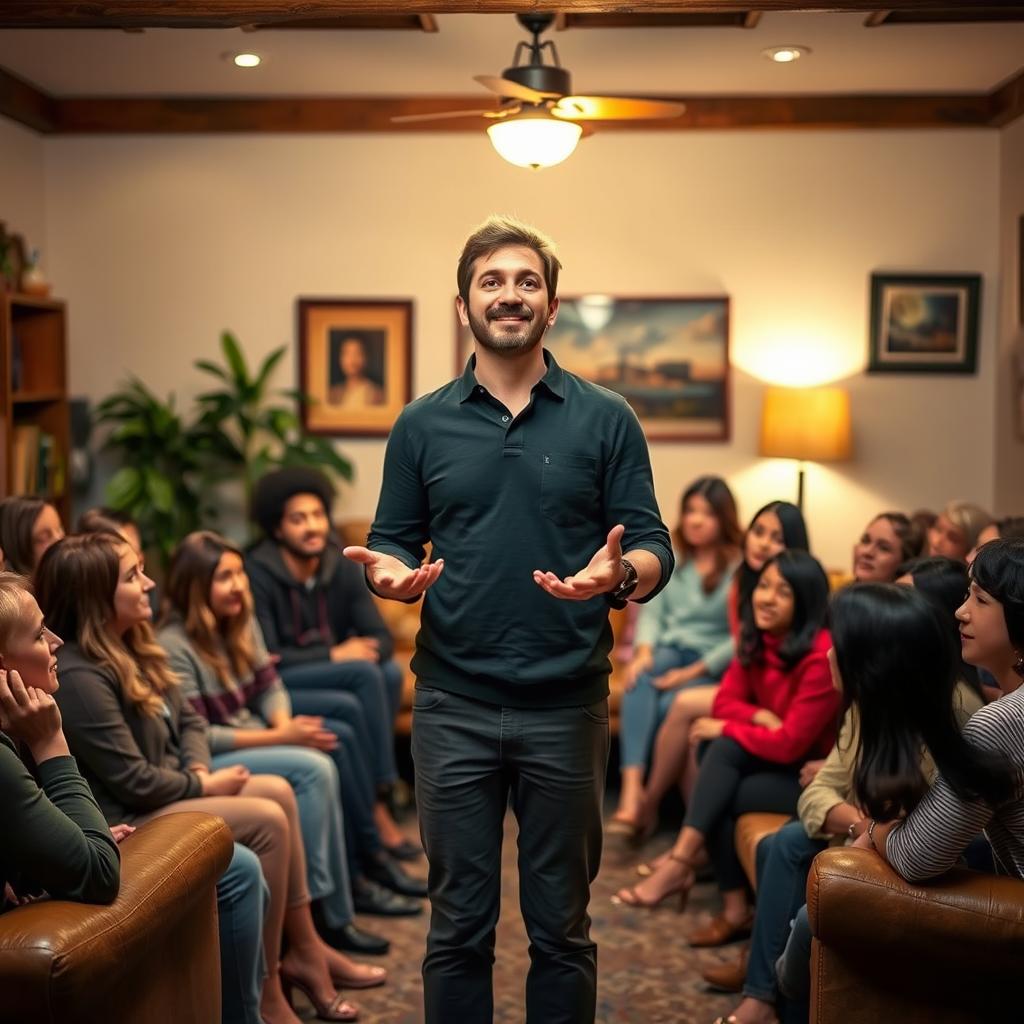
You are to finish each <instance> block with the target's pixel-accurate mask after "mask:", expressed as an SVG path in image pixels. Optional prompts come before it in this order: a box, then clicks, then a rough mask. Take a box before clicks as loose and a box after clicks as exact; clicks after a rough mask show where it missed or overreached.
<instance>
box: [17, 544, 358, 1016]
mask: <svg viewBox="0 0 1024 1024" xmlns="http://www.w3.org/2000/svg"><path fill="white" fill-rule="evenodd" d="M153 586H154V584H153V581H152V580H150V579H149V578H148V577H147V576H146V575H145V573H144V572H143V571H142V567H141V565H140V564H139V555H138V553H137V552H136V551H135V550H134V549H133V548H132V547H131V546H130V545H129V544H127V543H126V542H125V541H124V540H123V539H121V538H117V537H113V536H111V535H110V534H104V533H97V534H86V535H82V536H75V537H69V538H67V539H65V540H63V541H61V542H59V543H58V544H56V545H54V546H53V547H52V548H51V549H50V550H49V551H47V552H46V554H45V555H44V557H43V559H42V561H41V562H40V564H39V569H38V571H37V576H36V587H37V592H38V597H39V604H40V606H41V608H42V609H43V611H44V613H45V614H46V616H47V619H48V621H49V623H50V625H51V626H52V627H53V628H54V629H55V630H56V631H57V632H58V633H61V634H63V635H64V636H65V637H67V638H68V642H67V643H66V644H65V646H64V647H62V648H61V649H60V651H59V652H58V655H57V661H58V670H59V671H60V673H61V676H62V677H63V680H64V686H63V687H62V689H61V691H60V694H59V696H58V704H59V706H60V710H61V714H62V716H63V719H64V724H65V732H66V734H67V737H68V742H69V745H70V747H71V749H72V751H73V752H74V754H75V756H76V757H77V759H78V761H79V764H80V765H81V767H82V774H83V775H84V776H85V778H86V780H87V781H88V782H89V785H90V787H91V788H92V791H93V794H94V795H95V797H96V799H97V802H98V803H99V805H100V808H101V810H102V811H103V813H104V815H105V816H106V818H107V820H108V821H126V822H129V823H133V824H139V823H141V822H144V821H147V820H149V819H150V818H152V817H154V816H156V815H158V814H169V813H173V812H175V811H181V810H204V811H208V812H209V813H211V814H216V815H218V816H220V817H222V818H223V819H224V820H225V821H226V822H227V824H228V827H229V828H230V829H231V831H232V833H233V835H234V837H235V839H236V841H238V842H240V843H242V844H243V845H245V846H248V847H249V848H250V849H252V850H253V852H255V853H256V854H257V855H258V856H259V858H260V862H261V865H262V868H263V874H264V877H265V878H266V881H267V885H268V887H269V889H270V903H269V907H268V910H267V914H266V917H265V926H264V932H263V947H264V954H265V957H266V963H267V965H268V968H269V970H268V973H267V976H266V979H265V981H264V984H263V991H262V999H261V1004H260V1013H261V1015H262V1018H263V1020H264V1021H265V1022H266V1024H298V1020H299V1018H298V1017H297V1016H296V1015H295V1013H294V1011H293V1010H292V1008H291V1006H290V1005H289V1004H290V999H289V998H288V995H289V993H288V991H286V990H289V989H290V988H291V987H292V986H295V987H298V988H300V989H302V990H303V991H304V992H305V993H306V994H307V996H308V997H309V998H310V1000H311V1001H312V1003H313V1005H314V1007H315V1008H316V1010H317V1013H318V1015H319V1017H320V1018H321V1019H323V1020H334V1021H349V1020H355V1019H356V1017H357V1010H356V1008H355V1007H354V1006H352V1005H351V1004H349V1003H347V1002H345V1001H344V1000H343V999H342V998H341V996H340V995H339V994H338V993H337V992H336V991H335V982H334V980H333V979H332V974H333V973H334V972H335V971H340V972H342V973H344V972H345V971H347V970H348V968H349V966H350V961H348V960H347V959H345V958H341V959H340V960H339V959H338V958H339V956H340V954H338V953H336V952H335V951H334V950H332V949H331V948H330V947H329V946H326V945H325V944H324V943H323V942H322V941H321V940H320V938H319V936H317V934H316V930H315V928H314V926H313V920H312V917H311V915H310V910H309V902H310V900H309V891H308V889H307V887H306V864H305V852H304V850H303V846H302V835H301V831H300V828H299V820H298V808H297V806H296V803H295V795H294V793H293V792H292V790H291V787H290V786H289V785H288V783H287V782H286V781H285V780H284V779H282V778H279V777H278V776H274V775H251V774H250V773H249V771H248V769H246V768H244V767H243V766H241V765H233V766H230V767H225V768H220V769H218V770H216V771H211V770H210V749H209V745H208V743H207V739H206V723H205V722H204V720H203V719H202V718H201V717H200V716H199V715H197V714H196V713H195V712H194V711H192V710H191V708H190V707H188V705H187V704H186V702H185V701H184V700H183V698H182V694H181V688H180V686H179V684H178V682H177V679H176V678H175V676H174V675H173V673H172V672H171V670H170V667H169V665H168V662H167V655H166V654H165V652H164V650H163V648H161V647H160V646H159V645H158V644H157V643H156V641H155V640H154V638H153V630H152V627H151V625H150V621H151V619H152V614H153V613H152V608H151V606H150V601H149V592H150V591H151V590H152V589H153ZM72 638H73V639H72ZM282 933H283V934H285V935H287V938H288V943H289V949H288V953H287V954H286V955H285V957H284V959H283V961H281V957H280V954H281V937H282ZM279 961H280V963H279Z"/></svg>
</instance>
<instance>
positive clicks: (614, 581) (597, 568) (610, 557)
mask: <svg viewBox="0 0 1024 1024" xmlns="http://www.w3.org/2000/svg"><path fill="white" fill-rule="evenodd" d="M625 532H626V528H625V526H623V525H622V524H621V523H620V524H619V525H618V526H613V527H612V528H611V530H610V531H609V532H608V539H607V540H606V541H605V543H604V546H603V547H601V548H598V550H597V552H596V554H595V555H594V557H593V558H592V559H591V560H590V562H589V563H588V565H587V567H586V568H585V569H583V570H582V571H581V572H578V573H576V574H575V575H573V576H566V577H565V579H564V580H560V579H559V578H558V577H557V576H556V575H555V574H554V573H553V572H542V571H541V570H540V569H534V570H533V582H534V583H536V584H537V586H538V587H541V588H542V589H543V590H546V591H547V592H548V593H549V594H550V595H551V596H552V597H558V598H561V599H562V600H563V601H589V600H590V598H592V597H597V595H598V594H607V593H608V592H609V591H611V590H614V589H615V588H616V587H617V586H618V585H619V583H620V582H621V580H622V535H623V534H624V533H625Z"/></svg>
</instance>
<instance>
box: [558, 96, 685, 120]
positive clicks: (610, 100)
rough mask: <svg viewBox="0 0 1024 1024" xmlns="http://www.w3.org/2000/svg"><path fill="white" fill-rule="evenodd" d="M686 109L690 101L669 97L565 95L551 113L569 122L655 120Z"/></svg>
mask: <svg viewBox="0 0 1024 1024" xmlns="http://www.w3.org/2000/svg"><path fill="white" fill-rule="evenodd" d="M684 110H686V104H684V103H671V102H668V101H667V100H634V99H627V98H625V97H619V96H563V97H562V98H561V99H560V100H559V101H558V102H557V103H556V104H555V105H554V107H552V108H551V113H552V114H554V115H555V117H561V118H563V119H565V120H568V121H634V120H636V121H652V120H654V119H655V118H660V117H679V116H680V114H682V113H683V111H684Z"/></svg>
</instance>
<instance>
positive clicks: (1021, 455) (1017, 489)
mask: <svg viewBox="0 0 1024 1024" xmlns="http://www.w3.org/2000/svg"><path fill="white" fill-rule="evenodd" d="M999 157H1000V160H999V163H1000V185H1001V188H1000V218H1001V222H1002V223H1001V231H1000V267H1001V274H1002V283H1003V287H1002V289H1001V292H1000V302H999V336H998V340H999V345H998V350H999V377H998V383H997V386H996V395H995V411H996V467H995V480H994V488H995V497H994V502H993V505H994V508H995V510H996V512H997V513H999V514H1000V515H1024V394H1022V389H1024V323H1022V322H1021V319H1020V314H1019V312H1018V311H1019V309H1020V308H1021V304H1024V299H1020V298H1018V294H1019V290H1020V288H1021V287H1022V286H1021V285H1020V284H1018V282H1019V281H1020V280H1021V275H1022V273H1024V271H1022V269H1021V260H1024V253H1022V252H1021V251H1020V249H1019V246H1020V244H1021V242H1020V235H1019V234H1018V232H1019V230H1020V228H1019V226H1018V225H1019V222H1020V218H1021V217H1022V216H1024V117H1021V118H1018V119H1017V120H1016V121H1015V122H1014V123H1013V124H1011V125H1010V126H1009V127H1007V128H1004V129H1003V131H1002V132H1001V133H1000V139H999ZM1015 360H1016V361H1017V366H1018V369H1016V370H1015V367H1014V362H1015ZM1015 406H1016V408H1015Z"/></svg>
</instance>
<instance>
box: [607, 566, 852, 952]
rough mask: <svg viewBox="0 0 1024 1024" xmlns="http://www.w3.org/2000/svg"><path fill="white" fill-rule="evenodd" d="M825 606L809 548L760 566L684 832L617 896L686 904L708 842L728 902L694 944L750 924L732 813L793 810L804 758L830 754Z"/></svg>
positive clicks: (821, 578) (706, 721) (834, 699)
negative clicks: (645, 875)
mask: <svg viewBox="0 0 1024 1024" xmlns="http://www.w3.org/2000/svg"><path fill="white" fill-rule="evenodd" d="M827 611H828V579H827V578H826V576H825V572H824V570H823V569H822V568H821V566H820V565H819V563H818V562H817V560H816V559H814V558H812V557H811V556H810V555H809V554H807V553H806V552H804V551H783V552H781V553H780V554H778V555H776V556H775V558H773V559H771V560H770V561H769V562H768V563H767V564H766V565H765V567H764V569H762V571H761V576H760V578H759V579H758V582H757V586H756V587H755V588H754V593H753V596H752V598H751V601H750V604H749V606H748V608H747V609H745V610H744V621H743V628H742V632H741V638H740V648H739V655H738V656H737V658H736V659H735V660H734V661H733V662H732V664H731V665H730V666H729V668H728V670H727V671H726V673H725V676H724V677H723V678H722V685H721V687H720V688H719V691H718V694H717V696H716V697H715V703H714V707H713V708H712V715H713V716H714V717H712V718H701V719H698V720H697V721H696V722H695V723H694V726H693V729H692V731H691V736H690V738H691V742H698V741H708V742H707V746H706V748H705V750H704V751H703V757H702V758H701V762H700V772H699V774H698V776H697V785H696V786H695V788H694V792H693V800H692V801H691V803H690V807H689V808H688V810H687V813H686V819H685V821H684V823H683V827H682V830H681V831H680V833H679V836H678V838H677V839H676V842H675V845H674V846H673V848H672V850H671V851H670V852H669V854H668V856H667V857H666V858H665V859H664V861H662V863H661V864H660V865H659V866H658V868H657V869H656V870H655V871H654V873H653V874H652V875H651V876H650V877H649V878H646V879H645V880H644V881H643V882H641V883H640V884H639V885H637V886H636V887H634V888H631V889H621V890H620V891H619V893H618V896H617V899H618V900H619V901H620V902H622V903H627V904H629V905H631V906H647V907H651V906H655V905H656V904H658V903H660V902H661V901H662V900H663V899H666V898H667V897H668V896H670V895H672V894H674V893H678V894H679V895H680V902H681V905H685V902H686V896H687V894H688V893H689V890H690V888H691V887H692V885H693V883H694V869H693V865H694V861H695V860H696V858H697V856H698V855H699V854H700V853H701V852H702V851H703V850H705V849H706V850H707V853H708V855H709V856H710V859H711V863H712V866H713V867H714V870H715V875H716V878H717V881H718V886H719V889H720V891H721V893H722V897H723V901H724V907H723V912H722V914H721V916H719V917H716V918H715V919H714V920H713V921H712V922H711V924H710V925H709V926H707V927H705V928H701V929H698V930H697V931H695V932H693V933H692V934H691V935H690V936H689V941H690V944H691V945H694V946H717V945H722V944H724V943H726V942H728V941H731V940H732V939H734V938H737V937H739V936H740V935H742V934H744V933H746V932H748V931H749V929H750V924H751V920H750V907H749V904H748V900H747V881H746V877H745V875H744V874H743V868H742V866H741V865H740V863H739V859H738V858H737V855H736V849H735V844H734V837H733V831H734V825H735V820H736V818H737V817H739V816H740V815H741V814H745V813H747V812H749V811H769V812H774V813H777V814H792V813H793V812H794V811H795V810H796V804H797V799H798V797H799V795H800V783H799V775H800V768H801V765H802V764H803V762H804V761H805V760H807V759H808V758H809V757H820V756H822V755H823V754H825V753H827V752H828V750H829V748H830V747H831V746H832V742H833V740H834V739H835V722H836V715H837V711H838V708H839V694H838V693H837V692H836V691H835V689H834V688H833V686H832V681H831V677H830V675H829V669H828V662H827V659H826V653H827V651H828V649H829V647H830V646H831V643H832V641H831V639H830V637H829V633H828V630H827V629H826V628H825V618H826V614H827Z"/></svg>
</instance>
